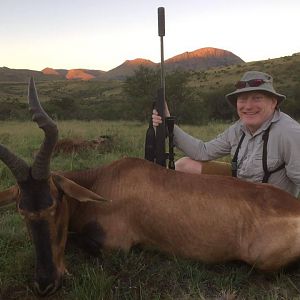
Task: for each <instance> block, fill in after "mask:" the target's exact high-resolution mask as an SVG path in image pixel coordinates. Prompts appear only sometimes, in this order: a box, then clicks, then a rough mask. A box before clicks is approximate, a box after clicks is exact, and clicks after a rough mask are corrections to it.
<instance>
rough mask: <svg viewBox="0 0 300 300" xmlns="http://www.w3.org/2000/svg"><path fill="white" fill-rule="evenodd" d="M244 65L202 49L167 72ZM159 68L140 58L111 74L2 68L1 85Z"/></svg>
mask: <svg viewBox="0 0 300 300" xmlns="http://www.w3.org/2000/svg"><path fill="white" fill-rule="evenodd" d="M243 62H244V61H243V60H242V59H241V58H239V57H238V56H237V55H235V54H233V53H232V52H229V51H226V50H223V49H217V48H202V49H198V50H195V51H192V52H184V53H182V54H179V55H176V56H174V57H172V58H169V59H167V60H166V61H165V65H166V71H167V72H168V71H174V70H176V69H181V70H184V71H200V70H207V69H210V68H214V67H222V66H230V65H234V64H239V63H243ZM141 65H143V66H146V67H150V68H155V67H158V66H159V63H154V62H152V61H150V60H147V59H143V58H137V59H133V60H126V61H125V62H124V63H122V64H121V65H119V66H117V67H116V68H114V69H112V70H109V71H107V72H105V71H101V70H87V69H71V70H65V69H52V68H50V67H47V68H45V69H43V70H42V71H33V70H20V69H9V68H6V67H3V68H0V81H1V82H6V81H8V82H11V81H14V82H20V81H21V82H22V81H26V80H27V79H28V77H29V76H30V75H33V76H34V77H35V78H36V79H38V80H61V79H67V80H74V79H75V80H109V79H112V80H124V79H125V78H126V77H127V76H131V75H133V74H134V71H135V70H136V69H137V68H138V67H139V66H141Z"/></svg>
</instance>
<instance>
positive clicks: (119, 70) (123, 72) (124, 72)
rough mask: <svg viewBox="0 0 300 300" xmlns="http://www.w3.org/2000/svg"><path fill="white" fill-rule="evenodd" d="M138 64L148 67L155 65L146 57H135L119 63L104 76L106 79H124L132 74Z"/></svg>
mask: <svg viewBox="0 0 300 300" xmlns="http://www.w3.org/2000/svg"><path fill="white" fill-rule="evenodd" d="M139 66H145V67H148V68H154V67H156V66H157V64H156V63H154V62H152V61H151V60H148V59H143V58H136V59H133V60H126V61H125V62H124V63H122V64H121V65H119V66H118V67H116V68H114V69H112V70H110V71H108V72H107V73H106V77H107V78H108V79H120V80H122V79H124V78H125V77H128V76H132V75H133V74H134V71H135V70H136V69H137V68H138V67H139Z"/></svg>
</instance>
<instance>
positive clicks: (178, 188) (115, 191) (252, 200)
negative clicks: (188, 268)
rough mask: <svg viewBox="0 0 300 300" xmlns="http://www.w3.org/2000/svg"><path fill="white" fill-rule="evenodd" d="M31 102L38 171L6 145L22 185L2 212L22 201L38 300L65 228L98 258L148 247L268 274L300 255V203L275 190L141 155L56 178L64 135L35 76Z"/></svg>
mask: <svg viewBox="0 0 300 300" xmlns="http://www.w3.org/2000/svg"><path fill="white" fill-rule="evenodd" d="M28 98H29V107H30V110H31V111H32V114H33V120H34V121H35V122H36V123H37V124H38V126H39V127H40V128H41V129H42V130H43V131H44V132H45V139H44V142H43V144H42V146H41V148H40V150H39V152H38V154H37V156H36V158H35V160H34V162H33V164H32V166H29V165H28V164H27V163H26V162H25V161H24V160H22V159H20V158H18V157H17V156H15V155H14V154H13V153H11V152H10V151H9V150H7V149H6V148H5V147H4V146H2V145H1V146H0V159H1V160H2V161H3V162H4V163H5V164H6V165H7V166H8V167H9V169H10V170H11V171H12V173H13V175H14V176H15V178H16V180H17V184H16V185H15V186H13V187H11V188H10V189H9V190H7V191H4V192H2V193H1V194H0V205H1V204H7V203H10V202H12V201H16V202H17V207H18V210H19V212H20V214H21V215H22V216H23V217H24V219H25V222H26V223H27V227H28V230H29V232H30V235H31V237H32V241H33V243H34V246H35V252H36V271H35V290H36V292H37V294H39V295H48V294H51V293H53V292H55V291H56V290H57V289H58V287H59V286H60V284H61V279H62V276H63V274H64V272H65V265H64V249H65V244H66V240H67V232H68V230H71V231H72V232H77V233H78V234H79V235H80V237H81V238H82V242H83V243H85V244H86V246H87V247H88V248H89V249H90V250H91V251H93V252H97V251H99V249H101V248H105V249H117V248H118V249H124V250H129V249H130V248H131V247H132V246H133V245H136V244H142V245H143V244H144V245H152V246H154V247H156V248H158V249H160V250H162V251H165V252H168V253H173V254H177V255H182V256H185V257H189V258H193V259H197V260H200V261H203V262H208V263H214V262H224V261H229V260H242V261H245V262H247V263H248V264H251V265H253V266H254V267H256V268H259V269H261V270H266V271H270V270H276V269H278V268H280V267H282V266H284V265H286V264H288V263H290V262H292V261H294V260H296V259H297V258H298V257H299V256H300V202H299V201H297V199H295V198H294V197H293V196H291V195H290V194H288V193H286V192H284V191H282V190H279V189H278V188H275V187H272V186H271V185H266V184H254V183H248V182H243V181H240V180H238V179H235V178H231V177H226V176H214V175H201V176H200V175H194V174H185V173H182V172H176V171H174V170H168V169H165V168H162V167H160V166H158V165H155V164H153V163H150V162H148V161H145V160H143V159H138V158H125V159H121V160H118V161H116V162H113V163H111V164H109V165H106V166H103V167H99V168H95V169H92V170H85V171H74V172H66V173H60V174H58V173H50V170H49V164H50V157H51V153H52V150H53V148H54V146H55V143H56V141H57V135H58V130H57V127H56V125H55V124H54V122H53V121H52V120H51V119H50V118H49V117H48V115H47V114H46V113H45V111H44V110H43V109H42V107H41V106H40V103H39V101H38V98H37V94H36V89H35V86H34V82H33V79H31V81H30V85H29V97H28ZM105 200H106V201H105Z"/></svg>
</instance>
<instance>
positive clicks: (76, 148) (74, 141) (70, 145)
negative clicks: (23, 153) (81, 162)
mask: <svg viewBox="0 0 300 300" xmlns="http://www.w3.org/2000/svg"><path fill="white" fill-rule="evenodd" d="M111 146H112V138H111V137H110V136H100V137H98V138H96V139H92V140H86V139H83V138H63V139H60V140H58V141H57V143H56V145H55V147H54V149H53V155H58V154H60V153H64V154H71V153H80V152H83V151H86V150H98V151H109V150H110V148H111ZM36 152H37V150H36V151H35V152H34V154H33V156H35V155H36Z"/></svg>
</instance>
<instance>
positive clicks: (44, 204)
mask: <svg viewBox="0 0 300 300" xmlns="http://www.w3.org/2000/svg"><path fill="white" fill-rule="evenodd" d="M28 102H29V110H30V112H31V114H32V119H33V121H34V122H36V123H37V125H38V126H39V127H40V128H41V129H42V130H43V131H44V141H43V143H42V145H41V147H40V149H39V151H38V153H37V155H36V156H35V159H34V161H33V163H32V165H31V166H30V165H28V164H27V163H26V162H25V161H24V160H23V159H21V158H19V157H17V156H16V155H15V154H14V153H12V152H11V151H10V150H8V149H7V148H6V147H5V146H3V145H1V144H0V160H2V162H3V163H4V164H6V165H7V167H8V168H9V169H10V170H11V172H12V174H13V175H14V177H15V179H16V180H17V184H16V185H15V186H13V187H11V188H10V189H8V190H6V191H3V192H1V193H0V206H2V205H4V204H8V203H11V202H13V201H15V202H16V203H17V208H18V211H19V213H20V214H21V215H22V216H23V218H24V220H25V222H26V225H27V228H28V231H29V235H30V237H31V239H32V241H33V244H34V248H35V256H36V262H35V275H34V290H35V292H36V294H38V295H39V296H46V295H50V294H52V293H54V292H55V291H56V290H57V289H58V288H59V287H60V286H61V282H62V278H63V275H64V273H65V265H64V250H65V244H66V240H67V231H68V221H69V206H68V199H69V198H70V197H71V198H73V199H77V200H79V201H87V199H88V200H96V201H99V200H103V198H101V197H100V196H99V195H96V194H94V193H93V192H91V191H89V190H87V189H85V188H83V187H81V186H79V185H77V184H76V183H74V182H73V181H71V180H68V179H67V178H65V177H63V176H60V175H57V174H56V175H55V174H51V173H50V159H51V154H52V151H53V148H54V146H55V144H56V142H57V139H58V129H57V126H56V124H55V123H54V122H53V120H52V119H51V118H50V117H49V116H48V115H47V113H46V112H45V111H44V110H43V108H42V107H41V104H40V102H39V100H38V96H37V92H36V88H35V84H34V80H33V78H31V79H30V83H29V88H28Z"/></svg>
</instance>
